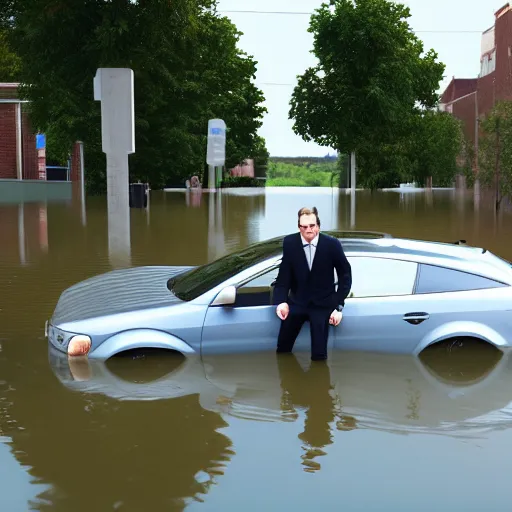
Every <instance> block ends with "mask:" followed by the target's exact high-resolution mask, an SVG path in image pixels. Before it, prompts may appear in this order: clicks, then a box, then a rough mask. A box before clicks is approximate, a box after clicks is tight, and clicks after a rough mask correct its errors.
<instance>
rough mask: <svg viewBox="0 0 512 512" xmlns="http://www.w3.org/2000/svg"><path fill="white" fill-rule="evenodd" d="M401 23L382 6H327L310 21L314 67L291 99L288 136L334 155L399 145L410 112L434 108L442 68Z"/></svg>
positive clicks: (402, 13)
mask: <svg viewBox="0 0 512 512" xmlns="http://www.w3.org/2000/svg"><path fill="white" fill-rule="evenodd" d="M409 17H410V11H409V9H408V8H407V7H405V6H404V5H402V4H397V3H392V2H388V1H386V0H354V1H352V0H331V2H330V4H329V5H328V4H323V5H322V6H321V7H320V8H319V9H318V10H317V11H316V13H315V14H313V16H312V17H311V22H310V27H309V32H311V33H312V34H313V37H314V46H313V53H314V55H315V56H316V57H317V59H318V64H317V65H316V66H314V67H311V68H309V69H307V70H306V71H305V73H304V74H303V75H302V76H300V77H299V79H298V84H297V86H296V87H295V89H294V92H293V94H292V98H291V108H290V112H289V117H290V118H291V119H293V120H294V126H293V129H294V131H295V133H297V134H298V135H300V136H301V137H302V138H303V139H304V140H306V141H310V140H312V141H315V142H316V143H317V144H320V145H323V146H331V147H333V148H335V149H336V150H338V152H340V153H351V152H356V153H358V152H359V151H361V150H364V149H366V150H367V151H369V152H370V153H371V149H368V148H369V147H370V148H371V147H372V146H373V147H374V148H376V147H378V146H380V145H381V144H391V145H392V144H394V143H396V141H397V140H398V139H400V138H401V137H403V136H404V134H405V132H406V130H407V120H408V119H409V118H410V117H411V116H413V115H415V109H416V108H418V107H420V108H432V107H434V106H435V104H436V103H437V101H438V96H437V94H436V92H435V91H436V90H437V89H438V86H439V82H440V80H441V79H442V77H443V72H444V65H443V64H442V63H439V62H437V54H436V53H435V52H434V51H433V50H429V51H428V52H426V53H424V48H423V43H422V42H421V41H420V40H419V39H418V38H417V37H416V36H415V35H414V33H413V32H412V30H411V28H410V27H409V25H408V23H407V18H409ZM369 158H370V157H369V156H367V157H366V159H367V160H368V159H369Z"/></svg>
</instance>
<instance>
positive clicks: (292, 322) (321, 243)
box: [274, 207, 352, 361]
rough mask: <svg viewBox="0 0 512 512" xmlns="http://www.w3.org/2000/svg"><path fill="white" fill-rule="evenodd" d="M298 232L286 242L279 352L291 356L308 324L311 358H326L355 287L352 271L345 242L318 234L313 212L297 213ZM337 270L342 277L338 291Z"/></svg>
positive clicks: (278, 289) (279, 286)
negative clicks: (331, 330)
mask: <svg viewBox="0 0 512 512" xmlns="http://www.w3.org/2000/svg"><path fill="white" fill-rule="evenodd" d="M298 226H299V232H298V233H294V234H292V235H288V236H286V237H285V238H284V240H283V259H282V261H281V265H280V267H279V273H278V276H277V279H276V284H275V288H274V304H277V308H276V313H277V316H278V317H279V318H280V319H281V320H282V322H281V327H280V329H279V336H278V339H277V352H278V353H280V352H291V351H292V349H293V345H294V343H295V340H296V339H297V336H298V335H299V332H300V330H301V328H302V325H303V324H304V322H305V321H306V320H308V321H309V323H310V329H311V359H312V360H313V361H321V360H325V359H327V340H328V336H329V325H334V326H337V325H339V323H340V322H341V319H342V318H343V314H342V309H343V307H344V305H345V299H346V298H347V296H348V294H349V293H350V288H351V287H352V270H351V267H350V263H349V262H348V260H347V258H346V256H345V253H344V252H343V248H342V247H341V243H340V242H339V240H337V239H336V238H333V237H331V236H328V235H325V234H323V233H320V219H319V217H318V211H317V209H316V208H315V207H313V208H312V209H309V208H301V209H300V210H299V212H298ZM334 269H336V272H337V275H338V289H337V290H336V289H335V283H334Z"/></svg>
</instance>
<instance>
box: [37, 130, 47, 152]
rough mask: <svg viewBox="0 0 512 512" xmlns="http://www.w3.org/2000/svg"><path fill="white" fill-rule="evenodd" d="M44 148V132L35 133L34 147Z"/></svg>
mask: <svg viewBox="0 0 512 512" xmlns="http://www.w3.org/2000/svg"><path fill="white" fill-rule="evenodd" d="M45 148H46V135H45V134H44V133H38V134H37V135H36V149H45Z"/></svg>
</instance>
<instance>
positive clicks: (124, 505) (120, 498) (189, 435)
mask: <svg viewBox="0 0 512 512" xmlns="http://www.w3.org/2000/svg"><path fill="white" fill-rule="evenodd" d="M52 384H53V383H52ZM140 385H143V384H140ZM100 391H101V390H95V389H94V387H93V386H92V387H91V389H90V393H91V394H87V395H83V396H82V395H80V394H77V393H70V392H69V391H66V390H65V389H63V388H61V389H58V388H56V387H55V386H53V385H50V386H48V385H46V386H45V388H44V390H42V391H40V393H38V396H40V398H39V403H37V402H36V401H35V399H34V397H33V393H30V392H28V393H27V392H26V391H19V390H17V389H16V390H14V391H13V392H12V394H11V399H12V405H11V407H10V409H9V413H10V415H11V416H12V417H15V418H16V424H15V425H12V424H11V425H5V428H6V429H7V431H8V432H9V435H10V436H11V437H12V440H13V446H14V447H15V451H14V454H15V456H16V458H17V459H18V460H19V462H20V463H21V464H24V465H27V466H29V467H30V468H31V469H30V473H31V475H32V476H33V477H35V478H36V479H37V481H38V482H39V483H40V484H47V487H48V488H47V489H45V490H44V491H43V492H41V493H40V494H39V495H38V497H37V499H34V500H33V501H31V507H32V508H31V509H33V510H39V511H41V512H42V511H50V510H51V511H52V512H53V511H62V512H68V511H70V510H73V511H74V512H82V511H83V512H85V511H91V510H126V511H134V512H135V511H139V510H155V511H164V510H182V509H183V508H184V506H185V503H186V501H187V500H189V499H195V500H203V499H204V498H205V496H206V495H207V493H208V492H209V489H210V487H211V486H212V485H214V484H215V483H218V482H219V477H220V476H221V475H222V474H223V473H224V468H225V466H226V463H227V462H228V461H229V460H230V459H231V458H232V456H233V455H234V452H233V451H232V449H231V443H230V441H229V439H228V438H226V437H225V436H224V435H223V434H221V433H220V432H219V430H220V429H222V428H223V427H225V426H226V424H225V422H224V421H223V420H222V418H221V417H220V416H219V415H218V414H217V413H215V412H210V411H206V410H205V409H204V408H203V407H201V405H200V404H199V400H198V395H196V394H191V395H187V396H183V397H179V398H175V399H173V400H167V401H163V402H154V401H145V400H142V401H130V402H123V401H119V400H115V399H112V398H109V397H107V396H105V395H99V394H98V392H100ZM42 397H48V398H46V399H42ZM49 397H51V399H50V398H49ZM52 404H58V405H57V406H52ZM48 409H49V411H52V413H51V414H48V413H47V412H45V411H47V410H48ZM0 420H1V418H0ZM3 426H4V425H2V427H3Z"/></svg>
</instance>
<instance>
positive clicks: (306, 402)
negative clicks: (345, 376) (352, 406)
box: [277, 354, 334, 471]
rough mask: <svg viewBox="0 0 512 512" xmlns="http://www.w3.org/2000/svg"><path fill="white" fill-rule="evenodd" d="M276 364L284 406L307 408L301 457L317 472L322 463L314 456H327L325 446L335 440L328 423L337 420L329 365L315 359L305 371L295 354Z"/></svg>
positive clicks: (308, 468) (310, 469)
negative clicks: (335, 418) (303, 451)
mask: <svg viewBox="0 0 512 512" xmlns="http://www.w3.org/2000/svg"><path fill="white" fill-rule="evenodd" d="M277 364H278V367H279V374H280V377H281V386H282V389H283V398H282V405H281V407H282V409H283V410H284V411H286V412H291V411H295V408H296V407H300V408H305V409H306V419H305V422H304V431H303V432H302V433H301V434H299V439H301V441H303V442H304V444H305V446H304V450H305V453H304V455H303V456H302V459H303V465H304V466H305V467H306V471H316V470H318V469H320V464H319V463H318V462H317V461H315V460H314V459H315V457H318V456H322V455H325V451H323V448H325V447H326V446H327V445H330V444H331V443H332V436H331V432H330V425H329V424H330V423H331V422H333V421H334V402H333V396H332V395H331V392H332V390H333V387H332V386H331V377H330V372H329V366H328V365H327V363H326V362H325V361H323V362H318V364H317V363H316V362H312V363H311V365H310V368H309V369H308V370H307V371H304V370H303V369H302V367H301V366H300V364H299V362H298V361H297V358H296V357H295V355H294V354H286V355H283V356H282V357H281V356H278V363H277Z"/></svg>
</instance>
